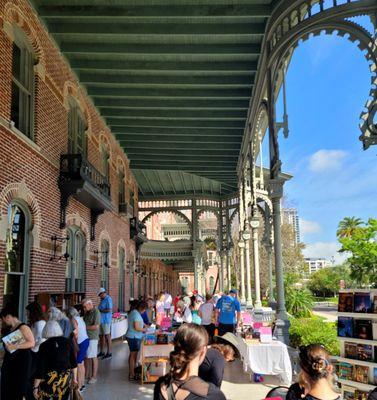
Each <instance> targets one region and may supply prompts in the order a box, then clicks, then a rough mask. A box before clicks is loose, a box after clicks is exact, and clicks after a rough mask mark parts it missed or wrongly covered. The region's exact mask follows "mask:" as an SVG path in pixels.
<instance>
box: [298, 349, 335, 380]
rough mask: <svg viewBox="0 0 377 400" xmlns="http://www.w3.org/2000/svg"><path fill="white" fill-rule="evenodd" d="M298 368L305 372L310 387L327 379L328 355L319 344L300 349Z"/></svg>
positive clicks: (328, 372)
mask: <svg viewBox="0 0 377 400" xmlns="http://www.w3.org/2000/svg"><path fill="white" fill-rule="evenodd" d="M299 357H300V366H301V369H302V370H303V371H304V372H306V375H307V377H306V379H307V380H309V383H310V385H311V386H313V385H314V384H315V383H316V382H318V381H319V380H320V379H322V378H328V376H329V374H330V371H329V368H328V367H329V365H330V361H329V358H330V353H329V352H328V351H327V350H326V348H325V347H324V346H322V345H321V344H310V345H309V346H302V347H300V355H299Z"/></svg>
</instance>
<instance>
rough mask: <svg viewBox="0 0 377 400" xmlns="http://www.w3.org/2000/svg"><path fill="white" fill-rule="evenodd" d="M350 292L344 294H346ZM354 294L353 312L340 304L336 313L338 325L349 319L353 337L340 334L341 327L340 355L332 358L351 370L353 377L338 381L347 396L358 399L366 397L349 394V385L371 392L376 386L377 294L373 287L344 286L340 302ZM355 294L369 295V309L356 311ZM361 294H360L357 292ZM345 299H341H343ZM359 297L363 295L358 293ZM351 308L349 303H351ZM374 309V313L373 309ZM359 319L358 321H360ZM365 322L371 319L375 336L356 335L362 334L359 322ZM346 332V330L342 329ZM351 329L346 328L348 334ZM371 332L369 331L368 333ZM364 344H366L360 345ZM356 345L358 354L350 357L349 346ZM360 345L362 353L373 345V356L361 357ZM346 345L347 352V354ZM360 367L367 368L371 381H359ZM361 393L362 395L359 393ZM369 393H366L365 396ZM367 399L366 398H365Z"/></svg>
mask: <svg viewBox="0 0 377 400" xmlns="http://www.w3.org/2000/svg"><path fill="white" fill-rule="evenodd" d="M344 293H345V294H347V295H345V294H344ZM351 294H353V301H354V303H353V306H352V307H353V310H352V311H344V310H339V307H340V306H339V304H338V312H337V316H338V326H339V325H340V326H345V325H344V320H345V319H347V320H348V322H347V323H348V324H349V325H350V327H351V326H352V336H353V337H349V336H347V337H345V336H340V335H339V333H340V332H341V330H340V328H339V327H338V339H339V341H340V356H339V357H333V359H334V360H335V361H336V362H337V365H338V368H339V369H340V368H342V367H343V368H346V369H347V368H350V371H352V379H343V378H342V377H339V380H338V382H339V383H340V384H341V387H342V396H343V398H344V399H352V398H354V399H356V398H364V397H363V396H364V395H362V397H356V395H354V397H351V396H352V394H350V395H347V393H345V390H346V391H347V390H348V389H349V388H352V389H353V390H355V391H362V392H365V393H366V392H370V391H372V390H374V389H375V388H376V385H375V383H376V380H377V329H376V328H377V312H376V311H377V310H376V305H375V304H374V300H375V299H374V297H375V296H376V298H377V289H370V290H366V289H344V290H341V291H340V292H339V302H341V301H344V300H345V299H347V296H349V297H351ZM355 294H364V295H367V294H369V295H370V300H371V301H370V303H371V304H370V306H369V307H368V309H367V310H366V311H367V312H355V307H356V303H355V299H356V296H355ZM357 296H359V295H357ZM341 298H342V299H341ZM359 298H360V296H359ZM342 307H343V308H346V307H347V306H346V305H345V303H343V304H342ZM348 308H350V307H349V305H348ZM373 311H374V312H373ZM359 320H364V321H359ZM339 321H341V324H342V322H343V324H342V325H341V324H339ZM357 321H359V322H357ZM365 321H371V322H370V325H371V327H370V331H371V335H372V337H368V338H360V337H357V336H359V333H358V332H359V331H358V329H360V324H363V323H364V322H365ZM357 326H359V328H357ZM342 333H344V332H342ZM349 333H350V332H349V331H347V334H349ZM368 334H370V332H369V333H368ZM365 335H367V333H365ZM353 345H355V346H356V347H354V346H353ZM361 346H363V347H361ZM352 347H354V349H356V353H355V354H353V356H354V358H351V357H350V356H349V349H350V348H352ZM359 347H360V349H361V353H363V352H364V351H367V350H368V351H369V350H370V348H371V353H369V352H368V353H367V354H368V356H369V357H371V359H368V360H365V359H362V357H361V355H360V354H361V353H360V354H359ZM346 348H347V349H348V350H347V353H348V354H346ZM357 366H360V368H365V372H367V376H368V383H367V382H359V381H357V380H356V378H355V377H356V375H357V372H356V368H357ZM364 377H366V374H365V375H364ZM358 396H360V395H358ZM365 396H366V395H365ZM365 398H366V397H365Z"/></svg>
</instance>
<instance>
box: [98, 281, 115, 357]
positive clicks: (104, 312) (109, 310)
mask: <svg viewBox="0 0 377 400" xmlns="http://www.w3.org/2000/svg"><path fill="white" fill-rule="evenodd" d="M97 295H98V297H99V298H100V299H101V301H100V303H99V306H98V310H99V311H100V313H101V325H100V329H99V338H100V352H99V354H98V358H99V357H102V359H103V360H107V359H109V358H111V357H112V355H111V319H112V316H113V300H112V298H111V297H110V295H108V294H107V293H106V289H105V288H103V287H101V288H100V289H99V290H98V293H97ZM105 343H106V347H107V353H104V350H105Z"/></svg>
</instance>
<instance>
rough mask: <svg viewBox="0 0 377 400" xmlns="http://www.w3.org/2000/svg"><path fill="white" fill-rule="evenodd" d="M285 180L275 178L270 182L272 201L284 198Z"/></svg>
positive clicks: (269, 189)
mask: <svg viewBox="0 0 377 400" xmlns="http://www.w3.org/2000/svg"><path fill="white" fill-rule="evenodd" d="M284 182H285V180H284V179H282V178H274V179H271V180H270V182H269V188H268V191H269V196H270V197H271V199H273V200H274V199H281V198H282V197H283V186H284Z"/></svg>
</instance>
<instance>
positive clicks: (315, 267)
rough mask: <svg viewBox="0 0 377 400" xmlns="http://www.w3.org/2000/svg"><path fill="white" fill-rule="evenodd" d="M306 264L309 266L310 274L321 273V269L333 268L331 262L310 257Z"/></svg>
mask: <svg viewBox="0 0 377 400" xmlns="http://www.w3.org/2000/svg"><path fill="white" fill-rule="evenodd" d="M305 263H306V264H307V265H308V267H309V268H308V269H309V274H314V272H317V271H319V270H320V269H323V268H327V267H330V266H331V262H330V261H329V260H327V259H326V258H313V257H308V258H305Z"/></svg>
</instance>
